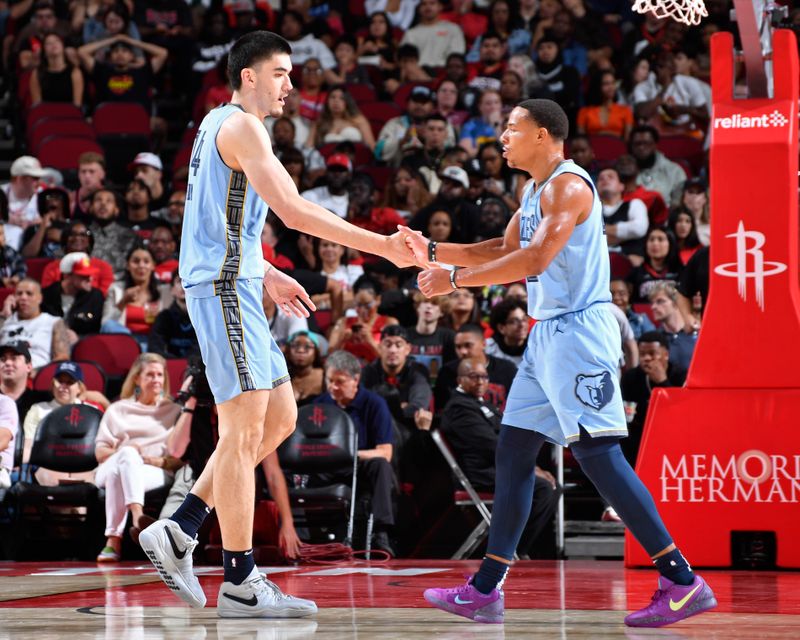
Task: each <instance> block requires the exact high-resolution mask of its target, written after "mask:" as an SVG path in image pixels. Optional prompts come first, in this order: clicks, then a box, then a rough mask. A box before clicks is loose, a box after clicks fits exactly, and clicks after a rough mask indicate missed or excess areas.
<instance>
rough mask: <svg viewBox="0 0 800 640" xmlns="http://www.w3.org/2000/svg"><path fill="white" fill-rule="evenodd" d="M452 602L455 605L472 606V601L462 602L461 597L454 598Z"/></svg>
mask: <svg viewBox="0 0 800 640" xmlns="http://www.w3.org/2000/svg"><path fill="white" fill-rule="evenodd" d="M454 602H455V603H456V604H472V600H462V599H461V596H456V597H455V600H454Z"/></svg>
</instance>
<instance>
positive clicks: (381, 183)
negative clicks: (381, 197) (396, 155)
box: [357, 164, 395, 191]
mask: <svg viewBox="0 0 800 640" xmlns="http://www.w3.org/2000/svg"><path fill="white" fill-rule="evenodd" d="M357 170H358V171H361V172H362V173H366V174H368V175H369V176H370V177H371V178H372V180H373V181H374V182H375V188H376V189H380V190H381V191H385V190H386V186H387V185H388V184H389V181H390V180H391V179H392V176H393V175H394V172H395V169H394V168H392V167H381V166H378V165H375V164H364V165H362V166H360V167H358V168H357Z"/></svg>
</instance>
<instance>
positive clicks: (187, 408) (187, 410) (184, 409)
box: [181, 407, 194, 413]
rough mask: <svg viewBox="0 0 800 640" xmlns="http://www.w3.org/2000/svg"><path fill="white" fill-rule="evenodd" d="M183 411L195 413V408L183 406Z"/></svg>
mask: <svg viewBox="0 0 800 640" xmlns="http://www.w3.org/2000/svg"><path fill="white" fill-rule="evenodd" d="M181 413H194V409H190V408H189V407H183V408H182V409H181Z"/></svg>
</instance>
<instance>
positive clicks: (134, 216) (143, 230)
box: [120, 178, 157, 239]
mask: <svg viewBox="0 0 800 640" xmlns="http://www.w3.org/2000/svg"><path fill="white" fill-rule="evenodd" d="M151 200H152V195H151V194H150V187H148V186H147V184H145V182H144V180H142V179H141V178H134V179H133V180H131V181H130V182H129V183H128V186H127V188H126V189H125V205H126V207H125V210H126V214H125V219H124V220H122V221H121V222H120V224H122V226H124V227H128V229H130V230H131V231H135V232H136V235H138V236H139V237H140V238H143V239H149V237H150V232H151V231H152V230H153V228H154V227H155V226H156V224H157V221H156V219H155V218H152V217H150V201H151Z"/></svg>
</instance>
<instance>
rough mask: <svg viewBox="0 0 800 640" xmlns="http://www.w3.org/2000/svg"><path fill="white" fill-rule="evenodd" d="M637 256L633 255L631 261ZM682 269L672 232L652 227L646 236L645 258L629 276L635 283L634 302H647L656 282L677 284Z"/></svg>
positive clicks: (630, 280) (633, 283) (629, 280)
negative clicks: (663, 281) (664, 281)
mask: <svg viewBox="0 0 800 640" xmlns="http://www.w3.org/2000/svg"><path fill="white" fill-rule="evenodd" d="M636 257H637V256H632V258H631V261H633V258H636ZM682 269H683V266H682V265H681V260H680V258H679V257H678V248H677V243H676V241H675V236H673V235H672V232H671V231H667V230H665V229H662V228H660V227H650V230H649V231H648V232H647V235H646V236H645V238H644V258H643V259H642V262H641V264H639V266H637V267H636V268H635V269H634V270H633V271H631V273H630V275H629V276H628V282H630V283H631V284H632V285H633V302H647V301H648V298H649V295H650V290H651V289H652V287H653V286H654V285H655V283H656V282H659V281H662V280H666V281H668V282H672V283H673V284H676V283H677V282H678V279H679V278H680V275H681V270H682Z"/></svg>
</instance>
